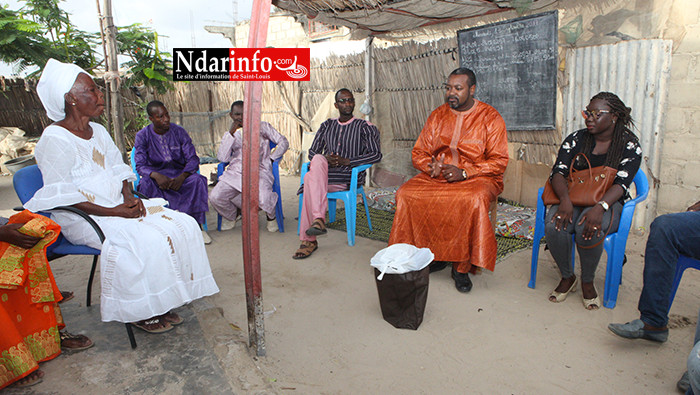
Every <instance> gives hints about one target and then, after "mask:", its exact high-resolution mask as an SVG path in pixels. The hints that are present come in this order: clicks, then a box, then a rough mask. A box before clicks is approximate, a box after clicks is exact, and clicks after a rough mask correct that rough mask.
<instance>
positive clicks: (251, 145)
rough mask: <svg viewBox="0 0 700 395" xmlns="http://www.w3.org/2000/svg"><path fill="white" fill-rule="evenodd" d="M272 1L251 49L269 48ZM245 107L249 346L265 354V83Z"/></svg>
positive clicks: (256, 13)
mask: <svg viewBox="0 0 700 395" xmlns="http://www.w3.org/2000/svg"><path fill="white" fill-rule="evenodd" d="M269 19H270V0H254V1H253V11H252V15H251V18H250V34H249V37H248V48H265V41H266V39H267V25H268V22H269ZM244 97H245V99H244V105H243V179H242V181H243V184H242V185H245V186H246V188H244V190H243V208H242V213H243V237H242V238H243V272H244V274H245V293H246V302H247V308H248V346H249V347H252V348H254V349H255V355H257V356H264V355H265V321H264V314H263V299H262V280H261V276H260V234H259V230H258V190H259V184H260V179H259V166H260V107H261V101H262V82H261V81H246V83H245V93H244Z"/></svg>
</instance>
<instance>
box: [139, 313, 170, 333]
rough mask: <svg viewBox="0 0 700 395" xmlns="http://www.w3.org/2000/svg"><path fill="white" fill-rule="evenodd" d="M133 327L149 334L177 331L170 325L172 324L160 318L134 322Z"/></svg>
mask: <svg viewBox="0 0 700 395" xmlns="http://www.w3.org/2000/svg"><path fill="white" fill-rule="evenodd" d="M131 325H133V326H135V327H137V328H139V329H141V330H142V331H144V332H148V333H163V332H167V331H170V330H173V329H175V327H174V326H172V325H170V323H168V322H167V321H165V320H161V319H160V317H155V318H151V319H148V320H143V321H138V322H132V323H131Z"/></svg>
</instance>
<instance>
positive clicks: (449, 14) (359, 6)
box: [273, 0, 556, 33]
mask: <svg viewBox="0 0 700 395" xmlns="http://www.w3.org/2000/svg"><path fill="white" fill-rule="evenodd" d="M555 2H556V0H273V4H274V5H275V6H277V7H278V8H281V9H284V10H287V11H291V12H293V13H297V14H304V15H306V16H307V17H308V18H309V19H311V20H314V21H317V22H322V23H325V24H329V25H336V26H347V27H349V28H350V29H353V30H355V29H362V30H367V31H368V32H370V33H388V32H397V31H402V30H410V29H415V28H418V27H421V26H427V25H432V24H435V23H443V22H450V21H453V20H457V19H464V18H471V17H477V16H481V15H486V14H491V13H495V12H501V11H507V10H512V9H517V10H522V11H524V10H536V9H539V8H543V7H546V6H548V5H551V4H552V3H555Z"/></svg>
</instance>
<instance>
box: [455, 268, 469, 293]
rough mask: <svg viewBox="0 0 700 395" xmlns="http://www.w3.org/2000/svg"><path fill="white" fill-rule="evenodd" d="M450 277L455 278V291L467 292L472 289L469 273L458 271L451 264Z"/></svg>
mask: <svg viewBox="0 0 700 395" xmlns="http://www.w3.org/2000/svg"><path fill="white" fill-rule="evenodd" d="M452 278H453V279H454V280H455V288H457V291H459V292H463V293H467V292H469V291H471V290H472V280H470V279H469V273H460V272H458V271H457V270H456V269H455V268H454V266H453V267H452Z"/></svg>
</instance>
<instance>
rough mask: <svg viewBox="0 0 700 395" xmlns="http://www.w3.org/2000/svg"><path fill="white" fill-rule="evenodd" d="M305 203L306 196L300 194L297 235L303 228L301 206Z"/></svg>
mask: <svg viewBox="0 0 700 395" xmlns="http://www.w3.org/2000/svg"><path fill="white" fill-rule="evenodd" d="M303 202H304V194H303V193H300V194H299V215H298V216H297V235H298V234H299V229H300V228H301V205H302V204H303Z"/></svg>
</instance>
